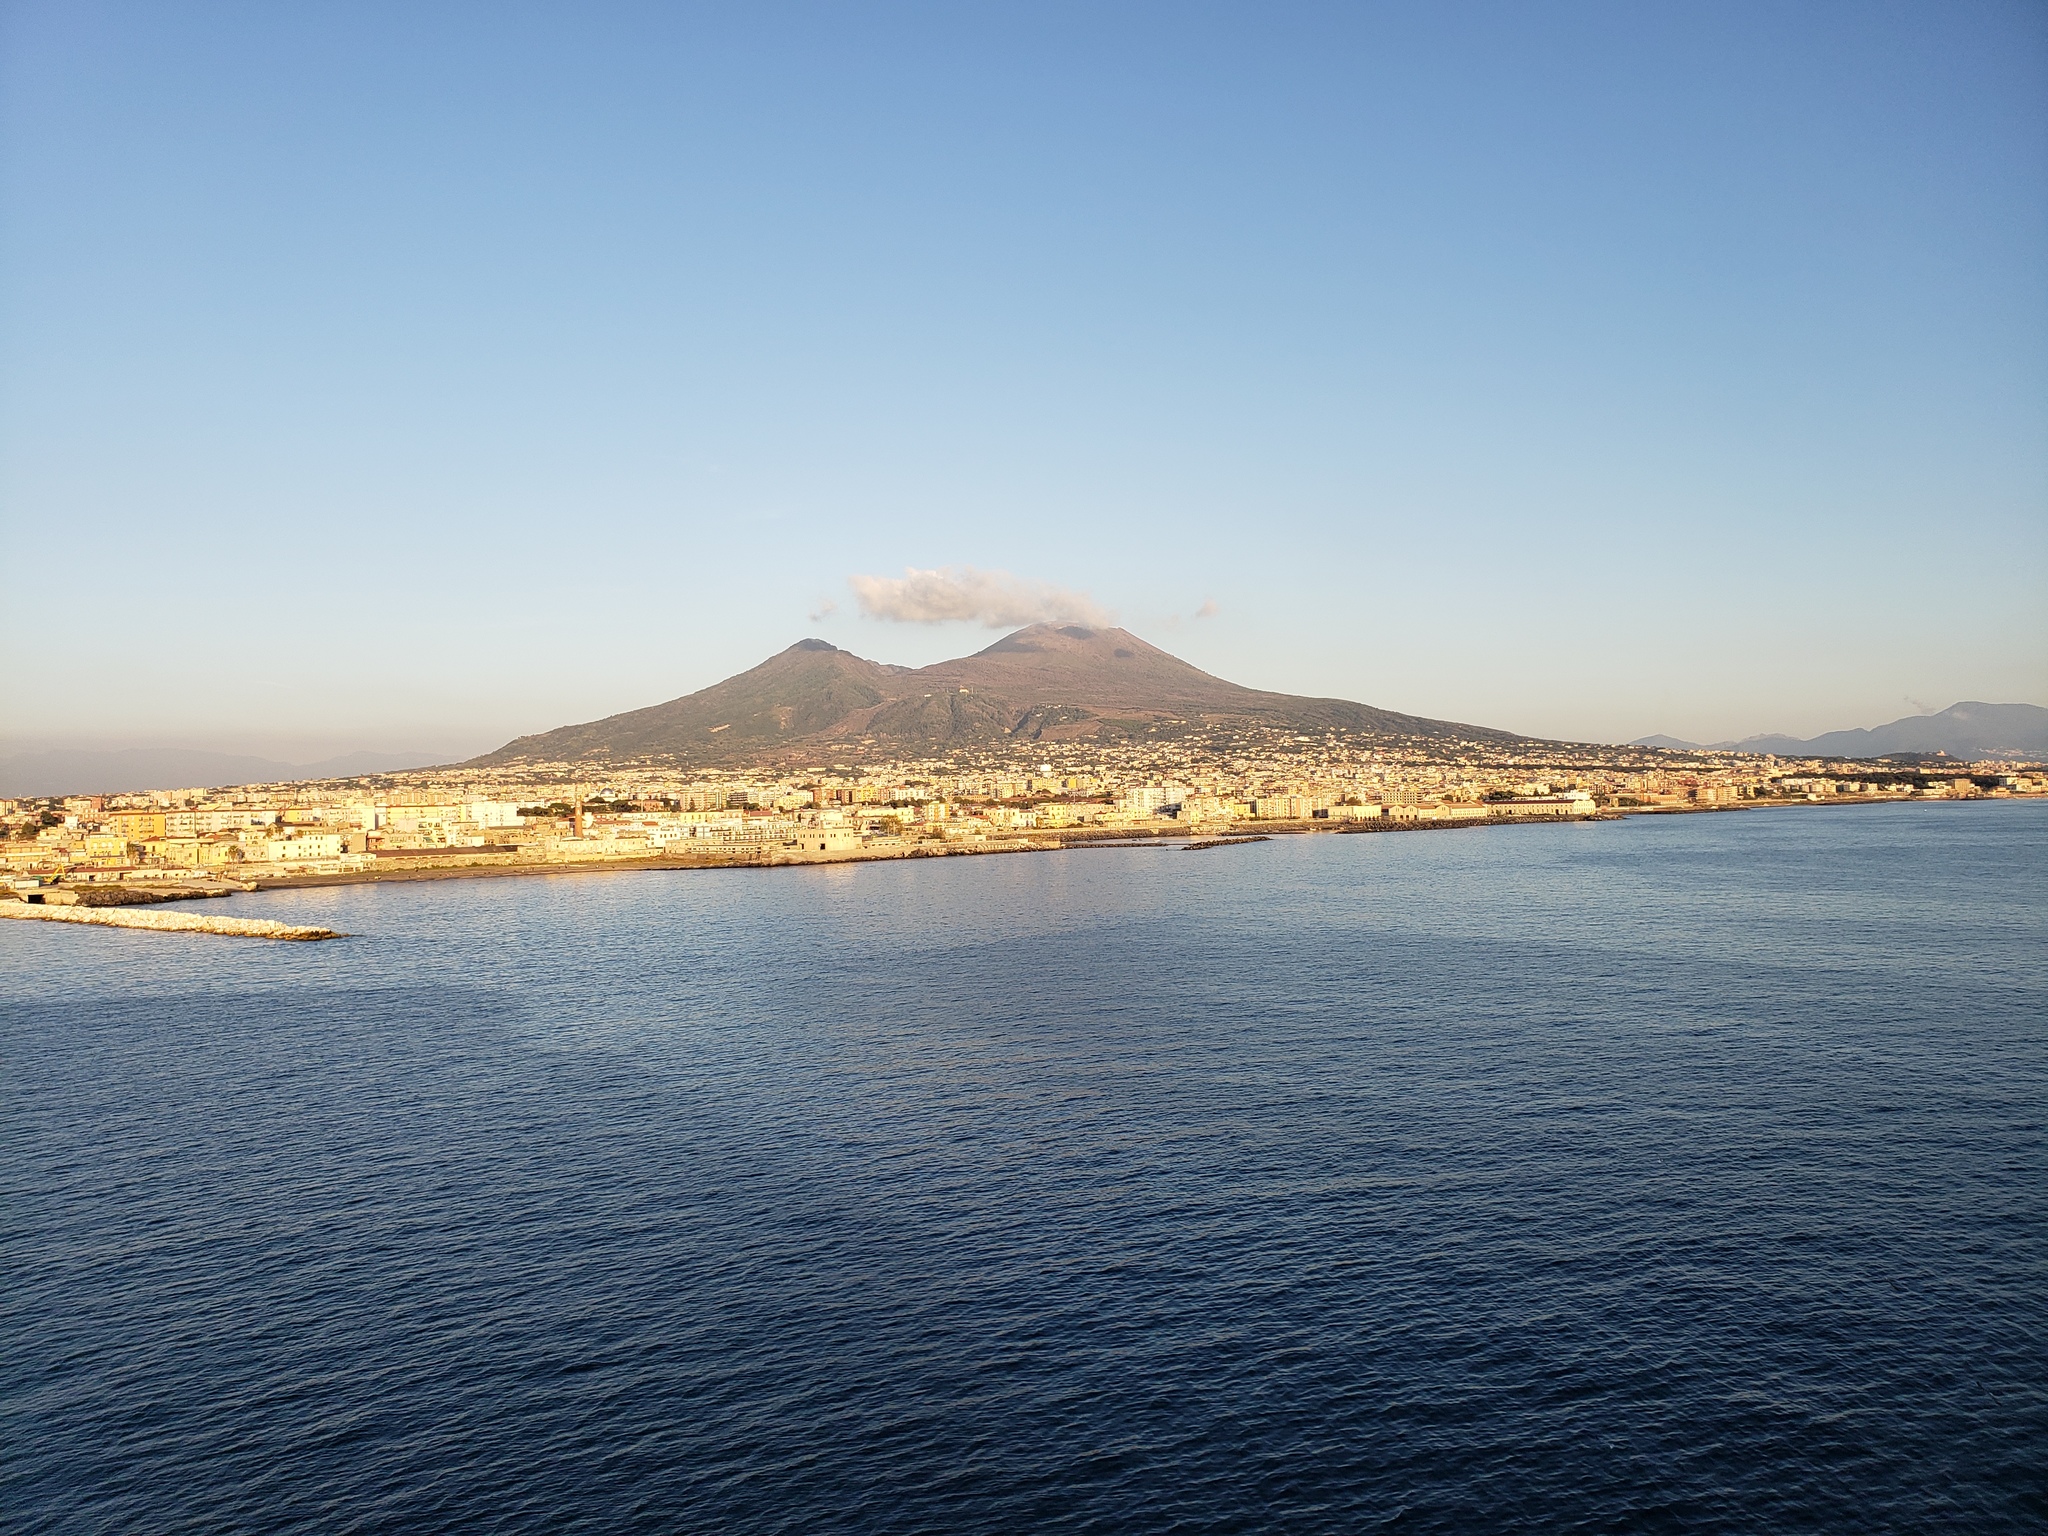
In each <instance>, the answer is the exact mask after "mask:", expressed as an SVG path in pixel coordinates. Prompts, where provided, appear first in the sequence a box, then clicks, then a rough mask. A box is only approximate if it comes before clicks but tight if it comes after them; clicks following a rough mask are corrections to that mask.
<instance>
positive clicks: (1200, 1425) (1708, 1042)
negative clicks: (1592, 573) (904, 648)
mask: <svg viewBox="0 0 2048 1536" xmlns="http://www.w3.org/2000/svg"><path fill="white" fill-rule="evenodd" d="M224 906H225V907H226V909H227V910H231V911H235V912H240V913H244V914H251V915H261V916H265V917H278V918H283V919H285V920H287V921H290V922H298V923H315V924H320V925H323V926H328V927H333V928H338V929H343V930H346V931H347V932H348V933H349V934H351V935H353V936H352V937H350V938H348V939H346V940H343V941H338V942H334V943H328V944H317V945H303V944H294V945H280V944H263V943H257V942H251V941H245V940H234V939H223V938H213V937H183V936H176V935H166V934H154V933H130V932H122V931H98V930H80V929H73V928H58V927H56V926H54V925H50V926H47V927H46V926H45V925H42V924H29V923H11V924H6V925H0V1138H4V1139H0V1147H4V1154H5V1155H4V1162H0V1223H4V1230H0V1237H4V1260H5V1266H6V1268H5V1287H6V1290H5V1305H4V1308H0V1444H4V1451H0V1508H4V1512H5V1514H4V1519H5V1524H6V1526H7V1528H8V1529H10V1530H17V1531H147V1532H175V1531H321V1532H328V1531H394V1530H449V1531H455V1530H462V1531H511V1530H522V1531H523V1530H533V1531H543V1530H545V1531H628V1530H677V1531H743V1532H756V1531H760V1532H767V1531H789V1532H798V1531H802V1532H815V1531H900V1532H914V1531H928V1532H990V1533H994V1532H1014V1531H1024V1530H1041V1529H1042V1530H1072V1531H1103V1532H1108V1531H1167V1530H1172V1531H1183V1532H1209V1531H1249V1530H1286V1531H1363V1530H1374V1529H1383V1528H1384V1529H1399V1530H1403V1531H1445V1532H1451V1531H1458V1532H1469V1531H1505V1530H1529V1531H1538V1530H1541V1531H1555V1530H1563V1529H1574V1530H1587V1531H1644V1530H1649V1531H1655V1530H1674V1531H1675V1530H1687V1531H1705V1530H1726V1531H1760V1530H1830V1531H1844V1532H1871V1531H1894V1530H1895V1531H1925V1530H1936V1529H1941V1530H2028V1529H2032V1530H2038V1529H2040V1528H2041V1527H2042V1525H2043V1523H2044V1522H2048V1137H2044V1132H2043V1125H2044V1116H2048V805H2039V804H2029V803H2018V802H1991V803H1981V804H1960V805H1929V806H1870V807H1844V808H1830V809H1788V810H1779V811H1772V812H1766V813H1739V814H1718V815H1700V816H1685V817H1643V818H1637V819H1632V820H1629V821H1626V822H1620V823H1601V824H1590V825H1563V826H1527V827H1514V828H1500V829H1484V830H1471V831H1455V832H1437V833H1416V834H1401V835H1374V836H1336V835H1328V836H1315V837H1287V838H1276V839H1274V840H1272V841H1269V842H1264V843H1257V844H1251V845H1243V846H1237V847H1226V848H1217V849H1210V850H1206V851H1200V852H1182V851H1179V850H1177V849H1128V850H1075V851H1069V852H1064V853H1052V854H1030V855H1016V856H1003V857H983V858H959V859H945V860H930V861H916V862H912V863H874V864H860V865H844V866H838V867H823V868H820V867H812V868H793V869H781V870H731V871H689V872H682V871H678V872H660V873H634V874H588V873H586V874H565V875H563V876H559V877H549V878H524V879H465V880H445V881H436V882H430V883H418V884H393V885H384V886H357V887H349V888H328V889H320V890H305V891H297V892H290V893H271V894H265V895H260V896H251V897H238V898H234V899H232V901H230V902H229V903H226V904H224Z"/></svg>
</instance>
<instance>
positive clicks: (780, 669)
mask: <svg viewBox="0 0 2048 1536" xmlns="http://www.w3.org/2000/svg"><path fill="white" fill-rule="evenodd" d="M1246 727H1265V728H1268V729H1277V730H1288V731H1294V732H1309V731H1312V732H1316V733H1318V734H1322V733H1327V732H1332V731H1334V732H1337V733H1339V734H1340V735H1345V736H1351V737H1360V736H1365V737H1379V738H1386V739H1388V740H1407V741H1415V740H1428V741H1473V742H1482V741H1483V742H1511V741H1517V740H1520V739H1522V738H1520V737H1517V736H1515V735H1514V734H1513V733H1511V732H1506V731H1496V730H1489V729H1486V728H1484V727H1480V726H1473V725H1458V724H1454V723H1452V722H1450V721H1444V720H1428V719H1424V718H1422V717H1420V716H1417V715H1404V714H1399V713H1396V712H1395V711H1393V710H1387V709H1375V708H1374V707H1372V706H1371V705H1369V704H1354V703H1351V702H1350V701H1348V700H1345V699H1311V698H1300V697H1297V696H1295V695H1293V694H1286V693H1266V692H1263V691H1261V690H1259V689H1256V688H1245V687H1241V686H1239V685H1238V684H1236V683H1231V682H1225V681H1224V680H1223V679H1222V678H1220V677H1212V676H1210V675H1209V674H1208V673H1207V672H1204V671H1202V670H1201V669H1199V668H1197V667H1192V666H1190V665H1188V663H1186V662H1184V661H1182V660H1181V659H1180V658H1179V657H1177V656H1172V655H1169V654H1168V653H1167V652H1165V651H1162V650H1160V649H1159V648H1158V647H1157V646H1154V645H1148V644H1146V642H1144V641H1143V640H1140V639H1139V638H1138V637H1137V636H1136V635H1134V634H1132V633H1130V631H1128V630H1124V629H1090V628H1086V627H1083V626H1081V625H1078V624H1068V625H1051V624H1034V625H1032V626H1031V627H1030V628H1028V629H1020V630H1018V631H1017V632H1016V633H1014V634H1011V635H1006V636H1005V637H1004V638H1002V639H1001V640H998V641H997V642H996V643H995V644H994V645H991V646H989V647H988V648H987V649H986V650H982V651H977V652H975V653H974V654H973V655H972V656H963V657H960V658H958V659H957V660H954V661H941V662H937V663H934V664H933V665H931V666H928V667H918V668H915V669H913V668H909V667H891V666H885V665H883V664H882V663H880V662H874V661H868V660H865V659H864V658H862V657H859V656H855V655H854V654H852V653H851V652H850V651H842V650H840V649H839V648H838V647H837V646H834V645H830V644H827V643H826V642H825V641H823V640H799V641H798V642H797V643H796V644H795V645H792V646H791V647H790V648H789V649H788V650H786V651H783V652H781V653H780V654H779V655H775V656H771V657H769V658H768V660H766V661H764V662H762V663H761V665H759V666H758V667H754V668H752V669H750V670H748V671H745V672H742V673H740V674H739V675H738V676H736V677H729V678H727V679H726V680H725V681H724V682H722V683H714V684H713V685H712V686H711V687H709V688H705V689H701V690H699V691H698V692H696V693H692V694H686V695H684V696H683V697H682V698H679V699H671V700H669V702H667V703H666V704H655V705H652V706H650V707H649V708H646V709H636V710H630V711H628V712H627V713H625V714H622V715H612V716H610V717H608V718H606V719H603V720H593V721H591V722H589V723H588V724H585V725H565V726H562V727H560V728H559V729H556V730H552V731H545V732H542V733H540V734H538V735H534V736H521V737H519V738H518V739H517V740H516V741H511V742H507V743H506V744H505V745H504V746H502V747H500V748H499V749H498V750H497V751H495V752H492V753H489V754H487V755H486V756H483V757H480V758H478V759H476V763H477V764H478V765H482V766H488V765H498V764H512V763H521V762H527V763H533V762H569V761H596V762H609V761H621V760H625V759H631V758H668V759H673V760H676V761H679V762H689V763H706V764H709V763H738V762H743V761H748V760H758V759H764V758H771V757H774V758H780V757H801V756H814V755H823V754H829V753H832V752H835V751H841V750H843V749H844V748H845V747H847V746H849V745H863V746H874V747H881V748H885V749H889V750H893V751H897V752H901V753H910V754H916V753H936V752H946V751H950V750H953V749H955V748H960V747H971V746H977V745H993V744H995V743H998V742H1003V741H1012V742H1024V741H1079V740H1102V741H1113V740H1122V739H1128V738H1130V737H1133V736H1137V735H1142V734H1151V733H1153V732H1154V731H1157V730H1168V731H1174V732H1184V733H1191V732H1212V731H1217V730H1229V729H1232V728H1246Z"/></svg>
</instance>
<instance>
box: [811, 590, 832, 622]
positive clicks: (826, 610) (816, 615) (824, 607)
mask: <svg viewBox="0 0 2048 1536" xmlns="http://www.w3.org/2000/svg"><path fill="white" fill-rule="evenodd" d="M838 611H839V605H838V604H837V603H835V602H833V601H832V599H831V598H829V597H822V598H820V599H818V606H817V607H815V608H813V609H812V610H811V622H812V623H813V624H815V623H817V622H818V621H819V620H820V619H829V618H831V617H832V615H833V614H835V613H837V612H838Z"/></svg>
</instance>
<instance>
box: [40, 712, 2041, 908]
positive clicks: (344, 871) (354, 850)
mask: <svg viewBox="0 0 2048 1536" xmlns="http://www.w3.org/2000/svg"><path fill="white" fill-rule="evenodd" d="M2041 794H2048V775H2044V771H2043V770H2042V769H2041V768H2040V767H2039V766H2038V765H2032V764H2023V763H2012V762H1978V763H1961V762H1951V761H1948V760H1945V759H1935V760H1930V759H1927V758H1919V759H1911V760H1908V759H1886V760H1879V761H1863V760H1857V761H1841V760H1836V761H1830V760H1826V759H1801V760H1793V759H1781V758H1777V757H1772V756H1764V755H1757V754H1752V753H1741V752H1689V753H1678V752H1670V751H1663V750H1657V749H1651V748H1644V747H1601V746H1573V745H1568V744H1557V743H1538V742H1520V743H1515V744H1513V745H1511V746H1504V745H1502V744H1501V743H1498V742H1462V743H1447V742H1444V741H1416V742H1408V743H1403V742H1400V741H1387V740H1384V739H1358V738H1346V737H1344V736H1341V735H1339V734H1336V733H1330V734H1327V735H1325V736H1323V737H1321V738H1319V739H1318V738H1312V737H1310V736H1307V735H1303V734H1300V733H1292V732H1286V731H1280V730H1271V731H1265V732H1263V733H1262V732H1261V731H1259V730H1257V729H1246V728H1239V729H1234V730H1232V731H1230V732H1228V733H1227V734H1224V733H1219V734H1217V735H1215V736H1212V737H1209V738H1203V737H1201V736H1195V737H1192V738H1178V739H1166V740H1160V741H1156V742H1146V741H1142V740H1140V741H1134V742H1126V743H1117V744H1107V745H1106V744H1102V743H1089V744H1083V743H1049V742H1035V743H1031V744H1029V747H1028V756H1023V757H1020V756H1018V755H1017V754H1016V753H1015V751H1014V750H1012V751H1007V752H1006V751H1004V750H1002V749H998V748H987V749H979V750H961V751H956V752H953V753H951V754H948V755H945V756H940V757H932V758H922V759H910V760H864V759H862V758H861V757H859V756H858V755H856V754H852V753H849V754H848V755H847V756H846V757H845V758H843V759H842V760H838V761H830V762H825V761H812V762H809V763H792V762H788V761H784V762H781V763H777V764H774V765H772V766H755V767H752V768H747V767H733V768H728V769H725V770H719V771H714V770H707V769H702V768H696V769H686V768H682V767H678V766H677V765H676V764H675V763H674V762H673V761H663V760H661V759H658V758H647V759H640V760H626V761H620V762H612V763H604V764H597V765H593V764H591V763H588V762H580V763H572V762H560V763H548V762H538V763H527V764H520V765H514V766H509V767H508V766H503V765H493V766H481V765H469V764H465V765H456V766H450V767H443V768H430V769H420V770H416V771H411V772H405V773H393V774H387V775H380V776H375V777H365V778H355V779H343V780H329V781H319V782H301V783H277V784H251V785H240V786H233V787H179V788H166V789H160V790H154V791H150V792H146V793H132V794H115V795H72V796H62V797H51V798H36V799H13V800H0V834H4V835H0V869H4V876H5V888H4V894H5V895H6V896H13V897H20V898H24V899H28V900H31V901H39V900H50V901H65V900H72V901H83V902H85V903H86V904H120V903H123V902H125V901H148V900H151V899H153V893H162V894H169V893H170V892H171V891H172V890H173V889H182V888H190V887H194V886H210V887H214V888H217V889H238V888H239V889H247V888H249V887H251V886H261V885H273V884H300V883H308V882H316V881H335V880H344V881H352V880H361V879H377V878H381V877H384V876H386V875H390V876H400V877H406V878H418V877H420V876H421V875H424V874H429V873H431V872H434V871H446V872H449V873H455V872H478V873H481V872H484V871H487V870H490V869H493V868H502V869H504V870H506V871H508V872H511V871H516V870H522V869H526V870H545V869H548V868H553V867H559V866H562V865H568V864H617V865H622V866H628V865H645V864H666V865H686V866H687V865H729V864H782V863H816V862H834V861H841V860H855V859H878V858H902V857H913V856H930V855H935V854H951V853H978V852H999V851H1024V850H1035V849H1049V848H1057V847H1067V846H1074V845H1086V844H1090V843H1101V842H1105V841H1110V842H1117V841H1136V840H1155V839H1169V840H1170V839H1174V838H1182V839H1189V840H1193V841H1194V842H1195V845H1197V846H1200V845H1202V844H1203V843H1206V842H1209V841H1211V840H1216V839H1221V838H1228V837H1232V836H1244V835H1261V834H1264V835H1270V834H1273V833H1277V832H1318V831H1325V832H1328V831H1337V832H1365V831H1421V830H1433V829H1450V828H1459V827H1480V826H1485V825H1489V824H1498V823H1502V822H1513V821H1528V820H1551V821H1556V820H1585V819H1592V818H1600V817H1611V816H1617V815H1630V814H1644V813H1660V814H1668V813H1674V812H1704V811H1730V810H1740V809H1752V810H1753V809H1761V808H1764V807H1768V806H1785V805H1791V804H1813V803H1817V802H1819V803H1829V804H1852V803H1870V802H1879V801H1895V800H1902V799H1911V800H1949V799H1969V798H1980V797H2008V796H2027V795H2041Z"/></svg>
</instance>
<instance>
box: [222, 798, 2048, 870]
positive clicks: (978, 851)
mask: <svg viewBox="0 0 2048 1536" xmlns="http://www.w3.org/2000/svg"><path fill="white" fill-rule="evenodd" d="M2025 798H2028V799H2035V798H2039V797H2037V796H2027V797H2025ZM1964 803H1967V802H1963V801H1930V800H1920V801H1907V800H1887V799H1878V798H1858V799H1842V800H1834V801H1812V800H1783V801H1773V802H1767V803H1766V802H1754V803H1751V804H1747V805H1742V804H1734V805H1702V806H1675V805H1673V806H1665V805H1658V806H1627V807H1623V808H1620V809H1616V810H1611V811H1602V812H1601V813H1600V814H1598V815H1596V816H1524V817H1499V818H1493V817H1488V818H1485V819H1480V818H1473V819H1470V820H1463V821H1407V820H1402V821H1390V820H1389V821H1348V822H1299V821H1297V822H1281V821H1269V822H1252V823H1247V824H1245V827H1243V828H1239V827H1232V828H1231V829H1230V830H1228V831H1218V830H1210V831H1200V830H1196V829H1193V828H1189V829H1185V830H1181V829H1176V830H1157V831H1153V830H1138V831H1134V830H1131V829H1128V828H1119V829H1118V830H1117V831H1115V832H1114V833H1099V834H1095V835H1089V834H1087V833H1079V834H1077V833H1075V832H1073V831H1066V832H1063V833H1062V834H1060V835H1058V836H1056V837H1045V836H1038V837H1018V838H1014V839H1012V838H1005V839H1002V840H1000V841H997V842H990V843H984V844H977V845H974V846H968V847H962V846H951V847H948V846H944V845H937V844H915V845H906V846H901V847H893V848H862V849H848V850H846V851H843V852H837V853H812V854H805V853H801V852H797V851H794V850H788V849H784V848H781V847H774V848H769V847H766V846H763V847H760V848H756V849H749V850H747V851H746V852H744V853H738V852H735V853H730V854H723V855H703V854H699V855H695V856H690V857H684V858H673V857H648V858H627V859H570V860H553V861H550V860H541V859H534V860H523V861H519V862H511V861H502V862H493V863H488V864H485V863H476V864H458V863H454V862H440V863H434V864H420V865H410V866H406V867H402V868H393V869H381V870H380V869H362V870H350V871H347V872H345V873H339V874H304V875H261V876H255V877H253V878H250V879H249V882H248V887H247V888H248V889H250V890H254V891H281V890H304V889H309V888H316V887H321V886H338V885H383V884H390V883H398V882H406V881H415V880H473V879H490V878H532V877H535V876H547V875H585V874H590V875H608V874H627V873H638V872H642V871H647V870H716V869H764V870H765V869H816V868H821V867H830V866H833V865H841V864H877V863H885V862H888V861H892V860H904V859H952V858H976V857H982V856H985V855H991V854H1016V853H1067V852H1075V851H1079V850H1083V849H1105V850H1107V849H1117V848H1122V849H1138V848H1144V849H1172V848H1175V847H1178V848H1180V849H1181V850H1183V851H1189V850H1191V849H1192V848H1193V847H1194V845H1197V844H1200V845H1202V846H1203V847H1205V848H1214V847H1228V846H1235V845H1237V844H1240V843H1253V842H1262V841H1267V840H1270V839H1272V838H1274V837H1313V836H1317V835H1336V836H1340V837H1357V836H1391V835H1399V834H1403V833H1410V832H1457V831H1470V830H1474V829H1479V828H1500V827H1516V826H1546V827H1549V826H1563V825H1573V826H1579V825H1588V824H1593V823H1599V822H1613V821H1626V820H1628V819H1629V818H1631V817H1635V816H1704V815H1715V814H1720V813H1724V812H1731V811H1733V812H1742V811H1789V810H1841V809H1847V808H1849V807H1851V806H1865V805H1933V804H1964ZM1252 828H1256V830H1250V829H1252ZM481 852H482V850H479V853H481ZM440 857H441V858H443V859H445V858H446V856H445V855H442V856H440Z"/></svg>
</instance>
